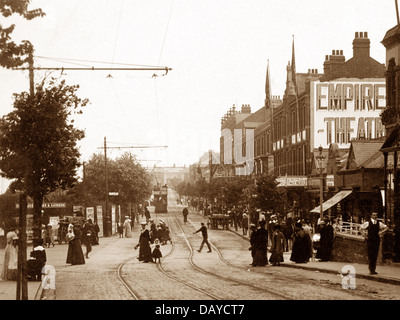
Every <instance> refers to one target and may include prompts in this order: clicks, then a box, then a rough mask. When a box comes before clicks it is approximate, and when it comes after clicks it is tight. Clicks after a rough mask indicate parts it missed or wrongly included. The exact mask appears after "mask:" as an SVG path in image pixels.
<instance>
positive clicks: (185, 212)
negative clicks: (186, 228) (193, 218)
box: [182, 208, 189, 224]
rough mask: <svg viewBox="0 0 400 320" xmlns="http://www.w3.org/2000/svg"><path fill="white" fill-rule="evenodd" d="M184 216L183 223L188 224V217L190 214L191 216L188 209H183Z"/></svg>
mask: <svg viewBox="0 0 400 320" xmlns="http://www.w3.org/2000/svg"><path fill="white" fill-rule="evenodd" d="M182 214H183V223H184V224H186V222H187V216H188V214H189V210H188V208H183V210H182Z"/></svg>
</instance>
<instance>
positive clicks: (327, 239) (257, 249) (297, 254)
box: [249, 212, 388, 275]
mask: <svg viewBox="0 0 400 320" xmlns="http://www.w3.org/2000/svg"><path fill="white" fill-rule="evenodd" d="M377 217H378V214H377V213H376V212H373V213H372V214H371V217H370V219H369V220H368V221H366V222H365V223H364V224H362V225H361V227H360V232H361V234H362V235H363V236H364V237H365V239H366V243H367V251H368V261H369V271H370V274H371V275H374V274H377V272H376V263H377V257H378V252H379V246H380V241H381V240H380V239H381V237H382V235H383V234H384V233H385V232H386V231H387V230H388V227H387V226H386V225H385V224H384V223H382V222H380V221H378V219H377ZM265 225H266V222H265V220H264V219H261V220H260V221H258V227H256V226H255V224H251V225H250V248H249V250H250V251H251V256H252V263H251V265H252V266H266V265H267V264H268V259H267V257H268V255H267V251H268V232H269V231H268V230H267V228H265ZM269 225H270V226H271V227H272V234H271V235H270V241H271V242H270V252H271V255H270V258H269V262H270V263H271V264H272V265H278V266H279V265H280V263H281V262H283V261H284V259H283V253H284V252H285V251H290V250H289V249H291V255H290V261H292V262H295V263H307V262H309V261H310V259H312V260H315V259H318V260H319V261H321V262H325V261H331V259H332V251H333V244H334V239H335V230H334V226H333V221H331V219H329V217H328V216H325V217H323V219H319V221H318V226H317V230H316V231H317V235H318V239H317V240H316V239H313V232H312V231H313V228H312V227H311V226H310V224H309V221H300V220H299V221H297V222H296V223H295V224H294V228H293V230H292V232H288V230H290V228H288V225H287V224H285V223H279V222H278V221H275V222H273V223H269ZM282 227H283V229H284V230H282ZM285 231H286V232H285ZM285 233H286V234H285ZM288 236H289V237H290V239H288ZM288 240H290V242H288ZM289 243H290V245H289ZM289 247H290V248H289Z"/></svg>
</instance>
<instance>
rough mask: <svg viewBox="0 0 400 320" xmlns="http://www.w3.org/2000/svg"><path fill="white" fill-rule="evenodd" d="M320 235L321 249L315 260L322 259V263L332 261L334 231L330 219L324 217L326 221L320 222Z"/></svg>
mask: <svg viewBox="0 0 400 320" xmlns="http://www.w3.org/2000/svg"><path fill="white" fill-rule="evenodd" d="M319 234H320V239H319V248H318V250H317V254H316V256H315V258H317V259H320V261H331V255H332V249H333V240H334V230H333V227H332V225H331V224H330V223H329V218H328V217H324V220H322V221H321V222H320V229H319Z"/></svg>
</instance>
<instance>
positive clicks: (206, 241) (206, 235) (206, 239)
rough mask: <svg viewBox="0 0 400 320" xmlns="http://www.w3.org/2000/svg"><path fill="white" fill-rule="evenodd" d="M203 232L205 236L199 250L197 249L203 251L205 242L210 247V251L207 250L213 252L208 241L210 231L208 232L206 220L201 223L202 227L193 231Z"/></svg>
mask: <svg viewBox="0 0 400 320" xmlns="http://www.w3.org/2000/svg"><path fill="white" fill-rule="evenodd" d="M198 232H201V235H202V236H203V241H202V242H201V244H200V248H199V250H197V251H198V252H201V249H203V246H204V244H206V245H207V247H208V251H207V252H211V245H210V243H209V242H208V232H207V227H206V226H205V224H204V222H202V223H201V227H200V229H199V230H197V231H195V232H193V234H195V233H198Z"/></svg>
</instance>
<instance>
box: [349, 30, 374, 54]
mask: <svg viewBox="0 0 400 320" xmlns="http://www.w3.org/2000/svg"><path fill="white" fill-rule="evenodd" d="M370 43H371V42H370V40H369V39H368V32H356V34H355V38H354V40H353V58H355V59H358V58H361V59H363V58H369V57H370Z"/></svg>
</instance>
